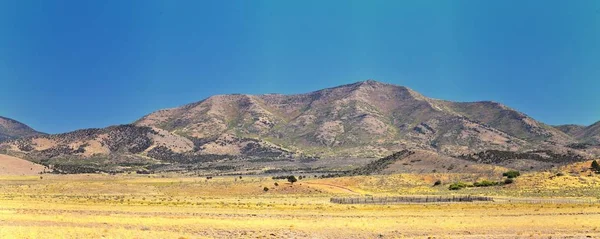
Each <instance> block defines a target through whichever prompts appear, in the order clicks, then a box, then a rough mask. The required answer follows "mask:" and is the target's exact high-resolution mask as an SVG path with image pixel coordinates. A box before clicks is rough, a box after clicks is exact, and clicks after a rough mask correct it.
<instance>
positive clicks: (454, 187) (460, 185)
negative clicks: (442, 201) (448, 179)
mask: <svg viewBox="0 0 600 239" xmlns="http://www.w3.org/2000/svg"><path fill="white" fill-rule="evenodd" d="M468 186H469V185H467V184H466V183H463V182H457V183H453V184H450V186H448V189H450V190H459V189H463V188H466V187H468Z"/></svg>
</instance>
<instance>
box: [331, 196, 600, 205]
mask: <svg viewBox="0 0 600 239" xmlns="http://www.w3.org/2000/svg"><path fill="white" fill-rule="evenodd" d="M329 202H331V203H337V204H403V203H404V204H406V203H409V204H410V203H437V202H497V203H530V204H593V203H600V200H596V199H571V198H505V197H500V198H496V197H484V196H472V195H455V196H388V197H373V196H368V197H333V198H331V199H330V200H329Z"/></svg>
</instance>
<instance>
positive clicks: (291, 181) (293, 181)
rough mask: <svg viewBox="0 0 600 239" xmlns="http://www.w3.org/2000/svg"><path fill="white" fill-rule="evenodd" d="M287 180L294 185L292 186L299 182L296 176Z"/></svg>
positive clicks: (291, 176)
mask: <svg viewBox="0 0 600 239" xmlns="http://www.w3.org/2000/svg"><path fill="white" fill-rule="evenodd" d="M287 180H288V182H290V183H292V184H294V183H295V182H297V181H298V179H297V178H296V176H294V175H290V176H288V177H287Z"/></svg>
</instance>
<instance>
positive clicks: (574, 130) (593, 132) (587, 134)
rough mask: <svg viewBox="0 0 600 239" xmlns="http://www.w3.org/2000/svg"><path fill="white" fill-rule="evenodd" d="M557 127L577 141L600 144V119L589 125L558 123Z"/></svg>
mask: <svg viewBox="0 0 600 239" xmlns="http://www.w3.org/2000/svg"><path fill="white" fill-rule="evenodd" d="M556 128H557V129H559V130H561V131H563V132H565V133H566V134H568V135H570V136H571V137H573V138H575V139H576V140H577V141H579V142H582V143H587V144H592V145H594V144H600V121H598V122H596V123H595V124H592V125H590V126H582V125H559V126H556Z"/></svg>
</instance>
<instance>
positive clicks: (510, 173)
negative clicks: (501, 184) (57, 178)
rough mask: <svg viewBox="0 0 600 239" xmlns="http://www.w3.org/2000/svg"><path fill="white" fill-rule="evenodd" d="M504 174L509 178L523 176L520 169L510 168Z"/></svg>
mask: <svg viewBox="0 0 600 239" xmlns="http://www.w3.org/2000/svg"><path fill="white" fill-rule="evenodd" d="M502 176H504V177H508V178H516V177H519V176H521V173H520V172H519V171H516V170H510V171H508V172H506V173H503V174H502Z"/></svg>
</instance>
